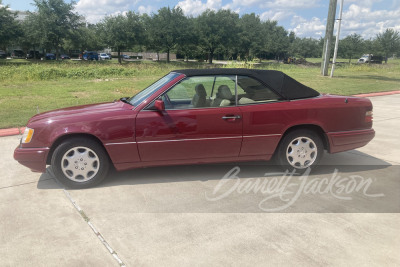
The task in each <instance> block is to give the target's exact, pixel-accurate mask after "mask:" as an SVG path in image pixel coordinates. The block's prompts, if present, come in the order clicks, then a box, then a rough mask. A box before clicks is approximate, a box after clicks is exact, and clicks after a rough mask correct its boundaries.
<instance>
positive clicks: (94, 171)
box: [51, 138, 110, 189]
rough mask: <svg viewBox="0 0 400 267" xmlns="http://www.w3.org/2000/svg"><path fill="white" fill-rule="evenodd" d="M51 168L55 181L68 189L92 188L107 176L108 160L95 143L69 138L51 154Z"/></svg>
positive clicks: (101, 148)
mask: <svg viewBox="0 0 400 267" xmlns="http://www.w3.org/2000/svg"><path fill="white" fill-rule="evenodd" d="M51 167H52V170H53V172H54V175H55V177H56V179H57V180H58V181H59V182H61V183H62V184H63V185H65V186H66V187H68V188H74V189H80V188H88V187H93V186H95V185H97V184H99V183H100V182H101V181H103V180H104V178H105V177H106V176H107V173H108V170H109V168H110V160H109V158H108V155H107V152H106V151H105V149H104V148H103V146H101V145H100V144H98V143H97V142H96V141H94V140H91V139H88V138H71V139H68V140H66V141H64V142H63V143H61V144H60V145H59V146H58V147H57V148H56V149H55V150H54V153H53V156H52V158H51Z"/></svg>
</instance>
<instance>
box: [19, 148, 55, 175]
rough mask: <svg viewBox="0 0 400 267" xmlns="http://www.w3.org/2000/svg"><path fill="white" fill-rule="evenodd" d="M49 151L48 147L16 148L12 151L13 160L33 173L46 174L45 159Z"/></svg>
mask: <svg viewBox="0 0 400 267" xmlns="http://www.w3.org/2000/svg"><path fill="white" fill-rule="evenodd" d="M49 150H50V149H49V148H48V147H41V148H21V147H20V146H18V147H17V148H16V149H15V150H14V159H15V160H16V161H18V162H19V163H20V164H22V165H24V166H26V167H28V168H30V169H31V170H32V171H33V172H46V159H47V154H48V153H49Z"/></svg>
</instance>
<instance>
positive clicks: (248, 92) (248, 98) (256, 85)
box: [238, 76, 280, 105]
mask: <svg viewBox="0 0 400 267" xmlns="http://www.w3.org/2000/svg"><path fill="white" fill-rule="evenodd" d="M239 88H240V90H239ZM241 92H242V93H241ZM238 100H239V105H247V104H254V103H262V102H272V101H278V100H280V97H279V95H277V94H276V93H275V92H274V91H272V90H271V89H270V88H268V87H267V86H265V85H263V84H262V83H260V82H259V81H257V80H255V79H253V78H250V77H247V76H238Z"/></svg>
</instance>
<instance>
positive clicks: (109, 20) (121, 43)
mask: <svg viewBox="0 0 400 267" xmlns="http://www.w3.org/2000/svg"><path fill="white" fill-rule="evenodd" d="M99 32H100V36H101V38H102V39H103V40H104V42H105V44H106V45H108V46H110V47H111V48H114V49H116V50H117V51H118V60H119V62H120V63H121V57H120V55H121V50H122V49H128V48H130V47H132V46H134V45H137V44H140V43H141V42H142V41H143V36H144V29H143V25H142V21H141V19H140V16H139V15H138V14H137V13H135V12H133V11H129V12H128V13H126V15H123V14H119V15H117V16H108V17H106V18H105V19H104V20H103V21H102V22H101V23H100V24H99Z"/></svg>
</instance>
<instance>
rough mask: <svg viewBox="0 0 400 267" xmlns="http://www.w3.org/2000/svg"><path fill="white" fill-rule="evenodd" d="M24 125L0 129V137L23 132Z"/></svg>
mask: <svg viewBox="0 0 400 267" xmlns="http://www.w3.org/2000/svg"><path fill="white" fill-rule="evenodd" d="M24 131H25V127H19V128H9V129H0V137H4V136H11V135H19V134H23V133H24Z"/></svg>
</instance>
